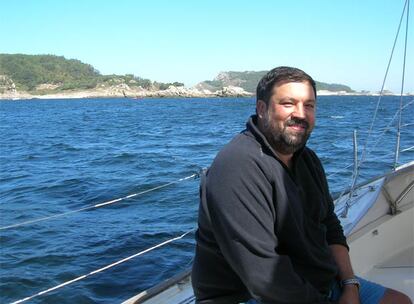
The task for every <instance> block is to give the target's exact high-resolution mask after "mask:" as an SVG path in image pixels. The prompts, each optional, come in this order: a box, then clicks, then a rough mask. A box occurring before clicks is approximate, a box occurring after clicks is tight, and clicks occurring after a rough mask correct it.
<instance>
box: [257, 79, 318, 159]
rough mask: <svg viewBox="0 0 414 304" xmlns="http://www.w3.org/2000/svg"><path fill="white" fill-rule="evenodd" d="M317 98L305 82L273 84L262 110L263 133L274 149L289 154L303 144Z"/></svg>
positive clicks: (309, 132) (308, 133) (312, 121)
mask: <svg viewBox="0 0 414 304" xmlns="http://www.w3.org/2000/svg"><path fill="white" fill-rule="evenodd" d="M315 107H316V100H315V94H314V92H313V88H312V86H311V85H310V84H309V83H308V82H287V83H281V84H276V85H275V86H274V87H273V94H272V96H271V98H270V100H269V105H268V107H267V109H266V106H265V105H264V109H263V110H262V112H263V113H260V111H259V114H262V115H261V116H262V119H263V127H264V134H265V136H266V138H267V139H268V140H269V142H270V144H271V145H272V146H273V148H275V149H276V151H278V152H280V153H282V154H292V153H294V152H295V151H297V150H298V149H300V148H301V147H303V146H304V145H305V144H306V141H307V140H308V138H309V136H310V134H311V132H312V130H313V127H314V125H315Z"/></svg>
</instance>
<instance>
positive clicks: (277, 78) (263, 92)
mask: <svg viewBox="0 0 414 304" xmlns="http://www.w3.org/2000/svg"><path fill="white" fill-rule="evenodd" d="M281 82H309V84H310V85H311V86H312V88H313V92H314V93H315V98H316V85H315V81H314V80H313V79H312V77H310V76H309V75H308V74H306V73H305V72H304V71H302V70H300V69H297V68H292V67H287V66H281V67H277V68H274V69H273V70H271V71H269V72H267V74H266V75H264V76H263V77H262V79H260V81H259V83H258V85H257V89H256V101H258V100H263V101H264V102H265V103H266V106H268V105H269V100H270V97H271V96H272V90H273V87H274V86H275V85H276V84H278V83H281Z"/></svg>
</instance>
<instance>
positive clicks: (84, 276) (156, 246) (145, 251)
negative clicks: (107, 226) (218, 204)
mask: <svg viewBox="0 0 414 304" xmlns="http://www.w3.org/2000/svg"><path fill="white" fill-rule="evenodd" d="M195 229H196V228H193V229H191V230H189V231H187V232H185V233H183V234H182V235H180V236H177V237H175V238H172V239H169V240H167V241H165V242H162V243H160V244H158V245H155V246H153V247H151V248H148V249H145V250H143V251H140V252H138V253H135V254H133V255H131V256H129V257H126V258H124V259H122V260H119V261H117V262H115V263H112V264H109V265H107V266H105V267H102V268H99V269H97V270H94V271H92V272H89V273H87V274H84V275H81V276H79V277H77V278H74V279H72V280H69V281H66V282H64V283H62V284H59V285H56V286H54V287H52V288H49V289H46V290H43V291H41V292H38V293H36V294H34V295H32V296H30V297H26V298H24V299H20V300H17V301H15V302H12V303H11V304H18V303H23V302H26V301H29V300H31V299H33V298H36V297H38V296H41V295H44V294H46V293H49V292H51V291H54V290H57V289H60V288H62V287H65V286H67V285H70V284H72V283H74V282H77V281H80V280H83V279H85V278H87V277H90V276H92V275H94V274H97V273H99V272H102V271H104V270H107V269H109V268H112V267H114V266H116V265H119V264H121V263H124V262H126V261H128V260H131V259H133V258H135V257H137V256H139V255H142V254H144V253H147V252H149V251H152V250H154V249H156V248H159V247H162V246H165V245H167V244H168V243H171V242H174V241H177V240H180V239H182V238H184V237H185V236H186V235H187V234H189V233H191V232H193V231H195Z"/></svg>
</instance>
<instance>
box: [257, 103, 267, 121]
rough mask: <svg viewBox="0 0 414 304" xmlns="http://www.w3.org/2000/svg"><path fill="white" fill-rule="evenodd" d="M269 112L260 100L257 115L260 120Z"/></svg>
mask: <svg viewBox="0 0 414 304" xmlns="http://www.w3.org/2000/svg"><path fill="white" fill-rule="evenodd" d="M266 111H267V106H266V103H265V102H264V101H263V100H260V99H259V100H258V101H257V102H256V113H257V116H259V118H263V117H264V115H265V113H266Z"/></svg>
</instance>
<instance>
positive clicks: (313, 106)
mask: <svg viewBox="0 0 414 304" xmlns="http://www.w3.org/2000/svg"><path fill="white" fill-rule="evenodd" d="M305 107H307V108H309V109H313V108H315V105H314V104H312V103H308V104H307V105H305Z"/></svg>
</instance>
